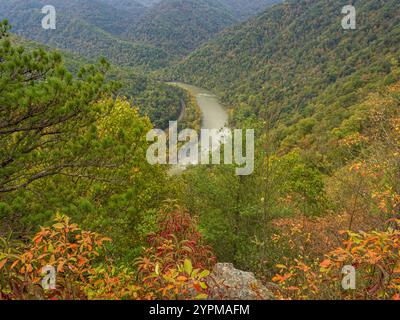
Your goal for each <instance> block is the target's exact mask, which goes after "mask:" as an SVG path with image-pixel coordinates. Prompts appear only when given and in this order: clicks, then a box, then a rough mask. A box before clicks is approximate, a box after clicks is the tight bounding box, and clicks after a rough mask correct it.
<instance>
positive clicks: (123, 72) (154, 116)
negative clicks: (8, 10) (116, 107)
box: [11, 35, 190, 128]
mask: <svg viewBox="0 0 400 320" xmlns="http://www.w3.org/2000/svg"><path fill="white" fill-rule="evenodd" d="M11 39H12V42H13V43H14V44H16V45H19V46H23V47H24V48H25V49H26V50H28V51H33V50H37V49H40V48H42V49H46V50H51V48H49V47H48V46H45V45H41V44H39V43H37V42H33V41H29V40H26V39H24V38H21V37H19V36H15V35H13V36H12V37H11ZM60 53H61V55H62V56H63V58H64V63H65V66H66V67H67V69H68V70H69V71H70V72H72V73H73V74H78V72H79V70H80V69H81V68H83V67H85V66H88V65H90V63H93V62H95V60H88V59H84V58H82V57H80V56H78V55H76V54H73V53H70V52H68V51H60ZM107 79H108V80H114V81H116V82H117V83H118V86H119V88H118V90H117V91H116V93H117V94H119V95H121V96H124V97H126V98H128V99H130V100H132V101H131V103H132V104H133V105H134V106H135V107H137V108H138V110H139V112H140V114H142V115H147V116H149V118H150V120H151V121H152V123H153V124H154V126H155V127H157V128H166V127H167V126H168V122H169V121H170V120H175V119H177V118H178V117H179V116H180V114H181V111H182V104H183V103H186V104H189V103H190V97H188V95H187V93H186V92H185V91H184V90H182V89H179V88H177V87H174V86H170V85H167V84H165V83H163V82H160V81H157V80H155V79H154V78H153V77H151V76H148V75H146V74H144V73H141V72H135V71H133V70H131V69H129V68H127V67H119V66H116V65H111V66H110V70H109V71H108V74H107Z"/></svg>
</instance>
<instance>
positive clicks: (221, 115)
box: [170, 82, 228, 130]
mask: <svg viewBox="0 0 400 320" xmlns="http://www.w3.org/2000/svg"><path fill="white" fill-rule="evenodd" d="M170 84H172V85H176V86H178V87H180V88H182V89H185V90H187V91H188V92H189V93H190V94H192V95H193V96H194V97H195V98H196V100H197V104H198V105H199V108H200V110H201V114H202V123H201V128H202V129H217V130H221V129H223V128H225V127H226V125H227V124H228V113H227V112H226V109H225V108H224V107H223V106H222V105H221V104H220V103H219V101H218V97H217V96H216V95H215V94H213V93H212V92H210V91H208V90H206V89H203V88H199V87H196V86H192V85H190V84H186V83H181V82H170Z"/></svg>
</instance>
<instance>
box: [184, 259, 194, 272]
mask: <svg viewBox="0 0 400 320" xmlns="http://www.w3.org/2000/svg"><path fill="white" fill-rule="evenodd" d="M183 269H184V270H185V272H186V273H187V274H188V275H191V274H192V271H193V266H192V262H191V261H190V260H189V259H185V262H184V264H183Z"/></svg>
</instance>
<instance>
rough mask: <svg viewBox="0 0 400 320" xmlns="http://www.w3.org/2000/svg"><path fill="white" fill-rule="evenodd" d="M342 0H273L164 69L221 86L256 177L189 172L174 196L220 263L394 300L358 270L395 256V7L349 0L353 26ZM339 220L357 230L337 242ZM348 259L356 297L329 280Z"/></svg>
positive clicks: (283, 281)
mask: <svg viewBox="0 0 400 320" xmlns="http://www.w3.org/2000/svg"><path fill="white" fill-rule="evenodd" d="M346 4H347V1H334V2H332V1H312V2H310V1H288V2H286V3H284V4H282V5H277V6H275V7H273V8H272V9H271V10H267V11H266V12H265V13H263V14H261V15H259V16H257V17H256V18H254V19H251V20H249V21H248V22H246V23H244V24H243V25H239V26H235V27H232V28H230V29H228V30H226V31H224V32H222V33H220V34H219V35H218V36H216V37H215V38H214V39H213V40H211V41H210V42H209V43H207V44H206V45H204V46H202V47H201V48H200V49H198V50H196V51H195V52H194V53H192V54H191V55H189V56H188V57H187V58H186V59H184V60H183V61H182V62H181V63H180V64H178V65H177V66H176V67H175V68H174V69H173V70H172V71H170V73H169V77H170V78H169V79H173V80H180V81H184V82H187V83H193V84H197V85H201V86H205V87H207V88H208V89H210V90H214V91H215V92H217V93H219V94H220V96H221V97H222V98H223V101H224V102H225V103H226V105H228V106H230V107H231V108H230V109H231V114H232V119H231V125H232V126H234V127H237V128H243V127H245V128H255V132H256V135H257V136H258V138H257V143H256V152H255V153H256V155H257V156H256V158H257V160H256V165H255V172H254V174H253V175H251V176H248V177H235V176H234V173H233V172H234V168H232V167H229V166H215V167H213V168H207V167H201V166H200V167H196V168H193V169H192V170H190V171H188V172H186V173H185V176H184V177H183V180H184V181H185V183H186V184H187V187H186V188H185V189H184V190H187V191H184V192H183V194H184V195H183V196H182V199H189V200H187V201H184V203H185V205H186V206H187V207H188V208H189V210H190V211H191V212H193V213H196V214H198V215H199V216H200V225H201V228H202V230H204V235H205V238H206V240H207V241H208V242H209V243H210V244H211V245H212V246H213V248H214V250H215V252H216V254H217V257H218V259H220V260H223V261H233V262H234V263H235V265H237V266H239V267H241V268H244V269H249V270H253V271H256V272H257V273H258V274H259V276H260V277H265V279H266V281H268V279H271V278H273V279H274V281H275V282H276V283H278V284H279V286H280V288H284V293H283V294H282V292H281V293H279V296H280V297H283V298H288V297H291V298H295V299H309V298H325V299H332V298H344V297H347V298H351V299H354V298H361V299H362V298H365V297H368V298H379V297H381V298H382V297H387V298H388V297H389V296H390V297H393V298H396V297H398V291H396V290H398V286H397V285H395V284H394V283H392V284H391V285H388V283H389V282H385V283H386V284H387V285H388V286H389V287H390V288H391V289H389V287H388V286H386V285H385V284H383V283H379V282H378V280H376V279H375V278H374V277H373V276H372V275H370V274H368V271H367V270H371V269H372V270H377V269H376V268H378V267H377V266H376V264H375V263H376V261H378V260H380V259H382V261H383V260H384V261H385V262H384V265H385V267H384V270H389V269H390V268H392V267H394V265H393V263H395V262H394V261H398V256H397V254H396V250H397V249H396V247H397V246H396V245H394V242H392V241H397V240H395V239H398V237H399V234H398V231H395V232H394V231H393V228H394V229H395V230H397V229H396V228H397V227H396V223H395V222H394V221H395V220H393V219H396V218H398V217H399V214H400V211H399V210H400V189H399V187H400V184H399V181H400V166H399V152H398V150H399V141H400V140H399V138H398V137H399V122H398V121H399V110H400V109H399V101H400V100H399V80H400V58H399V57H400V56H399V54H400V46H399V43H400V41H399V40H400V27H399V26H400V21H399V18H400V3H399V2H398V1H373V0H371V1H355V4H354V5H355V7H356V9H357V17H358V18H357V19H358V20H357V29H356V30H344V29H343V28H342V25H341V20H342V18H343V15H342V14H341V9H342V7H343V6H344V5H346ZM255 221H257V223H254V222H255ZM341 230H350V231H351V232H357V231H359V230H362V231H363V232H367V233H366V234H362V235H360V234H355V233H351V232H350V233H349V234H347V233H343V232H342V235H343V234H344V235H346V236H344V241H345V242H344V243H343V244H342V243H341V242H340V240H339V239H342V238H341V237H340V236H339V234H340V233H341ZM368 232H372V233H368ZM373 232H377V234H379V236H378V237H379V240H377V238H374V237H373V235H372V234H373ZM338 237H339V238H338ZM380 241H382V242H385V241H387V243H391V244H390V245H389V246H388V247H387V248H386V249H384V250H383V249H382V251H381V249H379V248H380V247H379V246H380V243H382V242H380ZM340 246H341V247H340ZM345 246H347V248H348V247H353V246H354V251H353V252H357V254H354V255H352V254H348V253H347V251H345V250H344V249H343V248H344V247H345ZM386 250H387V251H386ZM369 255H371V256H374V255H376V256H377V257H379V258H377V259H378V260H374V259H372V258H371V260H369V257H370V256H369ZM278 257H280V258H278ZM392 259H393V260H392ZM278 261H279V262H278ZM282 261H285V263H283V264H282V263H281V262H282ZM345 263H354V264H357V265H358V264H359V268H358V269H357V271H358V272H365V273H363V275H362V276H361V277H362V279H358V280H357V281H360V282H361V283H363V288H360V287H357V291H356V292H355V293H354V295H352V294H348V293H347V292H344V291H341V288H340V285H339V284H338V283H339V280H337V281H338V282H337V283H336V284H335V282H334V280H333V279H340V274H339V273H340V268H341V267H342V266H343V265H344V264H345ZM396 263H397V262H396ZM276 264H278V265H277V266H275V265H276ZM369 268H371V269H369ZM272 270H273V271H272ZM278 270H279V273H278V274H277V275H276V276H274V277H272V275H273V273H274V272H276V271H278ZM360 270H363V271H360ZM396 270H398V269H396ZM271 271H272V272H271ZM269 272H271V273H270V274H269ZM385 272H386V271H385ZM390 273H391V274H393V273H392V272H391V271H390ZM378 274H380V275H382V274H381V271H379V272H378ZM396 274H397V273H396ZM393 276H394V277H398V276H395V275H393ZM378 277H379V276H378ZM321 279H322V280H321ZM365 279H368V280H365ZM325 281H326V282H325ZM364 281H366V282H364ZM368 283H369V284H368ZM372 286H373V287H374V289H373V290H371V289H370V288H371V287H372ZM396 288H397V289H396ZM392 289H393V291H391V290H392ZM389 292H390V293H389Z"/></svg>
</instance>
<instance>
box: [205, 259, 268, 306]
mask: <svg viewBox="0 0 400 320" xmlns="http://www.w3.org/2000/svg"><path fill="white" fill-rule="evenodd" d="M207 283H208V286H209V290H210V292H209V298H210V299H211V300H221V299H223V300H272V299H274V295H273V294H272V292H271V291H270V290H268V289H267V288H266V287H265V286H264V285H263V284H262V283H261V282H260V281H259V280H257V279H256V278H255V276H254V274H253V273H251V272H245V271H241V270H238V269H235V267H234V266H233V264H231V263H217V264H216V265H215V267H214V269H213V271H212V272H211V274H210V276H209V277H208V279H207Z"/></svg>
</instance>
